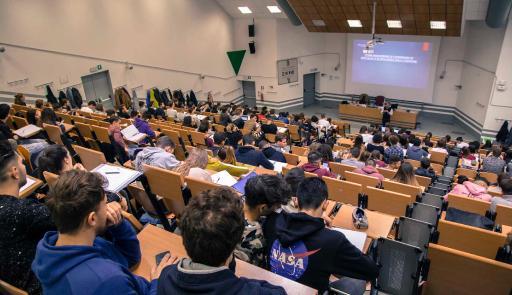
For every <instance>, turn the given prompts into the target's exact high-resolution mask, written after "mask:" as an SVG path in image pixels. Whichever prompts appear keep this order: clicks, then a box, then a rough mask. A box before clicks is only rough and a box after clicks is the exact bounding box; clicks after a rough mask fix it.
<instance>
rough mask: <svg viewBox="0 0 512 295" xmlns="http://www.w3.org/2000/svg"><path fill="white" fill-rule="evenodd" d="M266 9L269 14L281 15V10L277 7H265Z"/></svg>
mask: <svg viewBox="0 0 512 295" xmlns="http://www.w3.org/2000/svg"><path fill="white" fill-rule="evenodd" d="M267 9H268V10H269V11H270V13H281V9H279V6H275V5H273V6H267Z"/></svg>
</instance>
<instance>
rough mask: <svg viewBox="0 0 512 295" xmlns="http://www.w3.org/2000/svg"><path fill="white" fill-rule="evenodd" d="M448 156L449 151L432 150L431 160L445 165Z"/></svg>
mask: <svg viewBox="0 0 512 295" xmlns="http://www.w3.org/2000/svg"><path fill="white" fill-rule="evenodd" d="M447 157H448V154H447V153H443V152H436V151H430V162H432V163H437V164H441V165H444V163H445V162H446V158H447Z"/></svg>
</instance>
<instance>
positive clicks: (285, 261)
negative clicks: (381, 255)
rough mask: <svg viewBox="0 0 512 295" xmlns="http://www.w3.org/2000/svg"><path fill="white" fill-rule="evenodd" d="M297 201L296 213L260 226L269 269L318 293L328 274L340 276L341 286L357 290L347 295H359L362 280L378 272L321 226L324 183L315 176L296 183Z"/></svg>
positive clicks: (275, 216) (339, 236) (277, 216)
mask: <svg viewBox="0 0 512 295" xmlns="http://www.w3.org/2000/svg"><path fill="white" fill-rule="evenodd" d="M297 199H298V205H299V213H286V212H281V213H279V214H272V215H270V216H269V217H268V219H267V221H266V222H265V223H264V225H263V235H264V237H265V239H266V240H267V244H268V245H269V248H270V249H269V259H270V270H271V271H272V272H274V273H276V274H279V275H281V276H284V277H286V278H288V279H291V280H294V281H297V282H299V283H301V284H305V285H307V286H310V287H312V288H315V289H317V290H318V291H319V292H318V293H319V294H323V292H325V291H326V290H327V289H328V287H329V278H330V276H331V275H342V276H345V277H346V278H344V279H343V280H345V282H346V284H345V285H357V286H358V287H359V288H357V289H358V290H353V289H352V291H350V292H347V293H349V294H363V292H364V290H365V286H366V282H365V281H366V280H372V279H374V278H376V277H377V275H378V273H379V269H378V267H377V265H376V264H375V263H374V262H373V261H372V260H371V259H370V258H369V257H367V256H365V255H364V254H363V253H362V252H361V251H359V249H357V248H356V247H355V246H354V245H352V244H351V243H350V242H349V241H348V240H347V239H346V238H345V236H344V235H343V234H342V233H340V232H337V231H334V230H330V229H328V228H326V227H325V224H324V220H323V219H322V215H323V213H324V211H325V209H326V208H327V186H326V184H325V182H324V181H323V180H322V179H320V178H317V177H312V178H306V179H304V180H303V181H302V182H301V183H300V184H299V187H298V190H297ZM350 278H354V279H358V280H364V281H355V280H351V279H350ZM343 280H342V281H343ZM348 281H351V282H353V283H354V284H351V283H349V282H348ZM340 283H342V282H340ZM342 284H343V283H342ZM337 285H338V284H337ZM353 287H354V286H353ZM347 291H348V290H347Z"/></svg>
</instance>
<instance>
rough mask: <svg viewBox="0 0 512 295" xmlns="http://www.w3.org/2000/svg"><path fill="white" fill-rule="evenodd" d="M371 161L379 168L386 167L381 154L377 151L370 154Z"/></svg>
mask: <svg viewBox="0 0 512 295" xmlns="http://www.w3.org/2000/svg"><path fill="white" fill-rule="evenodd" d="M371 155H372V156H371V159H372V160H374V161H375V165H376V166H377V167H379V168H384V167H387V166H388V165H387V164H386V162H384V161H382V154H381V153H380V152H379V150H373V152H371Z"/></svg>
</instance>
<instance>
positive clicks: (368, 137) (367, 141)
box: [361, 133, 373, 143]
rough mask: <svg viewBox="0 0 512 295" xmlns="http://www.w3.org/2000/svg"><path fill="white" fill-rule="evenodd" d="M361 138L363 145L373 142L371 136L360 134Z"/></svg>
mask: <svg viewBox="0 0 512 295" xmlns="http://www.w3.org/2000/svg"><path fill="white" fill-rule="evenodd" d="M361 136H362V137H363V142H364V143H371V142H372V140H373V135H371V134H368V133H364V134H361Z"/></svg>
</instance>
